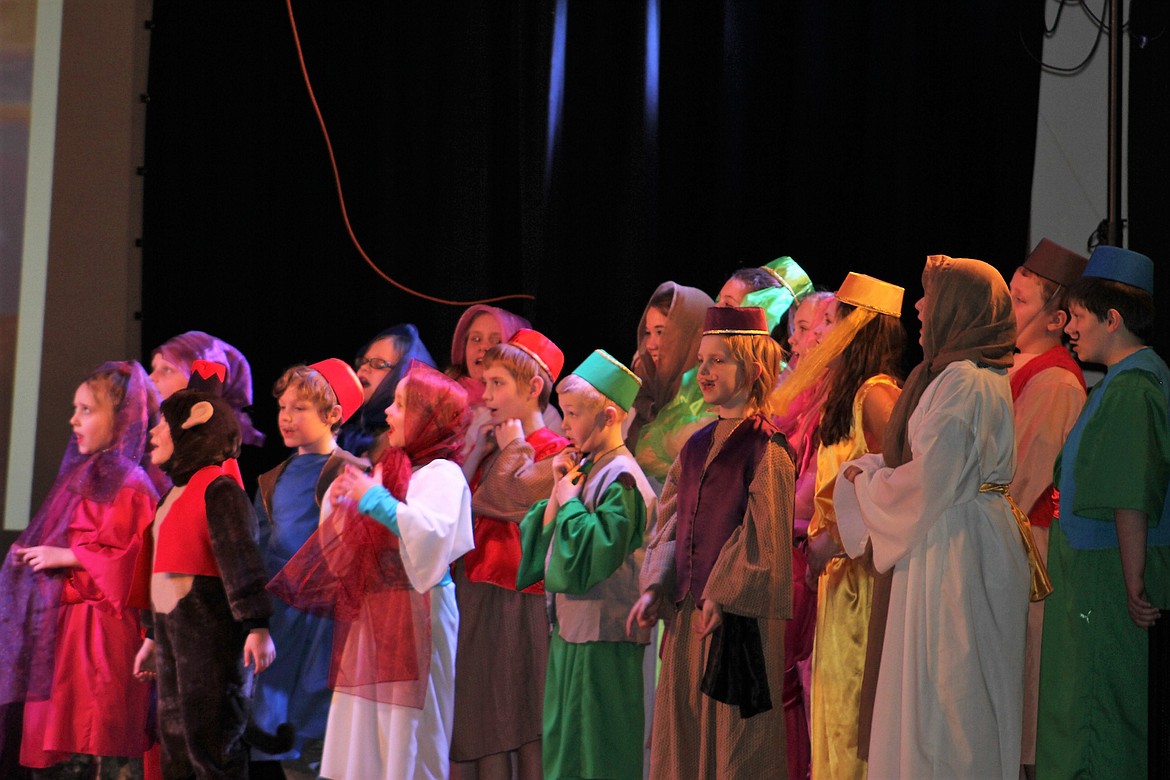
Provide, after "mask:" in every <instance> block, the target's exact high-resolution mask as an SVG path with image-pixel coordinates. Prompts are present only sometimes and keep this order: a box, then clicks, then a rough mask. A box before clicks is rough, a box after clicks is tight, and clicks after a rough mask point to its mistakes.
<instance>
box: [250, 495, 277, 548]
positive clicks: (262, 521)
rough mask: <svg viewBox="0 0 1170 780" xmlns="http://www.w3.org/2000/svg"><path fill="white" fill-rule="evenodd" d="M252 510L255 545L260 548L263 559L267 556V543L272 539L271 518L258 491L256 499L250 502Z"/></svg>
mask: <svg viewBox="0 0 1170 780" xmlns="http://www.w3.org/2000/svg"><path fill="white" fill-rule="evenodd" d="M252 509H253V511H254V512H255V514H256V527H257V529H258V534H257V539H258V542H257V544H258V546H259V547H260V555H261V556H262V557H263V556H266V555H267V554H268V541H269V539H271V538H272V518H270V517H269V516H268V510H267V509H265V508H264V498H263V496H261V495H260V491H259V489H257V491H256V499H255V500H254V501H253V502H252Z"/></svg>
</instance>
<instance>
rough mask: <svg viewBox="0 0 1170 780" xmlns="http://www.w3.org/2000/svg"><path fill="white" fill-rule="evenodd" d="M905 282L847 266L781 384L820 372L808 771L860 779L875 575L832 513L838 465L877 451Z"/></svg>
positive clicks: (894, 376) (792, 385)
mask: <svg viewBox="0 0 1170 780" xmlns="http://www.w3.org/2000/svg"><path fill="white" fill-rule="evenodd" d="M903 292H904V291H903V289H902V288H901V287H897V286H895V285H892V284H889V283H887V282H883V281H881V280H880V279H874V278H873V277H871V276H865V275H863V274H857V273H850V274H849V275H848V276H847V277H846V278H845V281H844V282H842V284H841V289H840V290H838V291H837V317H838V319H837V322H836V324H835V325H834V326H833V328H832V330H831V331H829V333H828V334H827V335H826V336H825V340H824V342H823V343H821V345H820V346H819V347H817V349H816V350H815V351H813V352H812V353H811V354H810V355H808V356H807V359H806V360H805V361H803V363H802V364H801V367H800V368H798V369H797V372H796V374H795V375H794V376H793V377H792V379H790V380H789V381H788V383H787V384H785V385H784V386H783V387H784V391H785V392H786V393H799V392H801V391H802V389H803V388H804V387H810V386H812V385H813V384H814V383H815V382H817V381H818V379H819V378H820V377H821V376H822V375H823V377H824V382H825V387H826V388H827V393H826V396H825V402H824V406H823V407H822V410H821V418H820V426H819V431H818V442H817V445H818V446H817V462H816V475H817V480H816V482H817V484H816V497H815V509H814V511H813V518H812V522H811V524H810V525H809V528H808V567H809V581H810V582H813V583H815V587H814V589H815V591H816V593H817V608H816V609H817V616H816V642H815V646H814V650H813V664H812V671H813V676H812V739H811V745H812V773H813V776H815V777H832V778H842V779H843V780H844V779H845V778H858V780H863V779H864V777H865V762H864V761H863V760H861V759H860V758H859V757H858V754H857V733H858V713H859V705H860V694H861V680H862V673H863V671H864V669H865V649H866V632H867V630H868V627H869V613H870V597H871V593H872V586H873V578H872V577H871V576H870V574H869V563H868V562H867V561H863V560H857V561H854V560H851V559H849V558H847V557H844V554H843V552H842V548H841V542H840V537H839V534H838V532H837V523H836V519H837V518H836V515H835V513H834V511H833V484H834V482H835V481H836V479H837V471H838V469H839V468H840V467H841V464H842V463H844V462H845V461H848V460H853V459H854V458H858V457H861V456H862V455H864V454H866V453H867V452H875V453H876V452H881V450H882V437H883V436H884V435H885V428H886V422H887V420H889V417H890V411H891V410H892V409H893V407H894V402H895V401H896V400H897V398H898V394H899V392H900V389H899V387H898V375H899V374H900V373H901V365H902V350H903V349H904V347H905V343H906V335H905V330H904V329H903V327H902V321H901V319H900V316H901V312H902V295H903Z"/></svg>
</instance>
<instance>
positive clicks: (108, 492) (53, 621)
mask: <svg viewBox="0 0 1170 780" xmlns="http://www.w3.org/2000/svg"><path fill="white" fill-rule="evenodd" d="M101 376H107V377H109V378H110V381H112V382H113V383H115V384H118V385H120V386H122V387H123V388H124V390H125V394H124V396H123V398H122V401H121V403H119V404H118V405H117V407H116V408H115V409H114V441H113V444H111V445H110V446H109V447H107V448H106V449H104V450H102V451H101V452H95V453H92V454H89V455H86V454H83V453H81V452H80V451H79V450H78V449H77V436H76V435H75V434H71V435H70V437H69V445H68V446H67V447H66V448H65V456H64V457H63V458H62V459H61V468H60V470H59V471H58V472H57V479H56V480H55V481H54V482H53V487H52V488H50V489H49V494H48V495H47V496H46V497H45V500H44V502H43V503H42V504H41V508H40V509H39V510H37V513H36V515H35V516H34V517H33V519H32V522H31V523H29V525H28V528H26V529H25V530H24V532H23V533H21V534H20V536H19V537H18V538H17V540H16V545H18V546H20V547H33V546H36V545H52V546H54V547H68V540H67V532H68V529H69V524H70V522H71V521H72V520H73V515H74V513H75V512H76V511H77V507H78V505H79V504H80V503H81V501H82V500H89V501H96V502H98V503H109V502H110V501H112V500H113V499H114V497H115V496H116V495H117V493H118V491H119V490H120V489H121V488H122V486H123V485H124V484H125V483H126V481H127V480H128V479H129V478H131V477H132V476H133V475H134V472H135V471H137V470H138V469H139V467H140V466H141V464H142V461H143V457H144V455H145V451H146V441H147V436H148V435H149V431H150V427H151V424H152V422H153V421H152V419H151V412H152V410H153V411H154V413H155V415H157V412H158V407H159V403H158V391H157V390H155V388H154V385H153V384H152V383H151V381H150V378H149V377H148V376H147V374H146V371H145V370H144V369H143V368H142V366H141V365H139V364H138V363H136V362H134V361H126V362H110V363H103V364H102V366H101V367H100V368H98V369H97V371H95V372H93V373H92V374H90V375H89V376H88V377H87V378H86V381H87V382H88V381H91V380H93V379H95V378H97V377H101ZM140 482H141V485H142V488H143V489H144V490H147V491H150V492H151V493H152V494H153V495H154V498H155V499H157V498H158V496H157V494H155V493H154V489H153V488H152V487H151V485H150V480H149V479H147V478H145V477H144V478H142V479H141V480H140ZM68 572H69V570H68V569H50V570H44V571H40V572H34V571H33V570H32V569H31V568H29V567H28V566H16V565H14V562H13V558H12V555H11V554H8V555H7V556H6V557H5V559H4V565H3V568H0V704H7V703H10V702H16V701H24V700H26V699H28V700H38V699H45V698H47V697H48V695H49V689H50V688H51V687H52V682H53V654H54V649H55V647H56V640H57V608H58V607H59V606H60V603H61V587H62V584H63V583H64V578H65V577H66V576H67V575H68Z"/></svg>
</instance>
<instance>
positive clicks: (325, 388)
mask: <svg viewBox="0 0 1170 780" xmlns="http://www.w3.org/2000/svg"><path fill="white" fill-rule="evenodd" d="M290 388H291V389H292V390H293V391H294V392H295V393H296V394H297V398H299V399H300V400H302V401H308V402H309V403H311V404H313V406H315V407H317V414H319V415H321V422H328V421H329V413H330V412H332V411H333V407H335V406H337V405H338V404H337V394H336V393H334V392H333V388H332V387H331V386H330V385H329V382H328V381H326V379H325V377H324V376H323V375H322V374H321V372H320V371H317V369H315V368H309V367H308V366H306V365H304V364H299V365H295V366H293V367H291V368H289V369H286V370H285V372H284V373H283V374H281V375H280V379H277V380H276V384H274V385H273V386H272V397H273V398H276V399H277V400H279V399H280V397H281V396H282V395H284V393H285V391H286V390H289V389H290ZM340 427H341V416H340V415H338V418H337V419H336V420H334V422H333V425H332V430H333V432H334V433H336V432H337V429H338V428H340Z"/></svg>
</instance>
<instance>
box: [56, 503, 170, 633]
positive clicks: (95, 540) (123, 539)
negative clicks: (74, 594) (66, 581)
mask: <svg viewBox="0 0 1170 780" xmlns="http://www.w3.org/2000/svg"><path fill="white" fill-rule="evenodd" d="M155 504H156V501H155V500H154V499H153V498H152V497H151V496H150V495H148V494H147V493H144V492H143V491H141V490H137V489H135V488H133V487H130V486H124V487H122V488H121V489H120V490H119V491H118V492H117V493H115V494H114V498H113V500H112V501H109V502H98V501H90V500H88V499H82V500H81V501H80V502H79V503H78V505H77V510H76V512H74V515H73V519H72V520H71V521H70V523H69V549H70V550H72V551H73V554H74V555H76V556H77V560H78V562H79V563H80V568H77V569H73V570H72V572H71V575H72V577H73V585H74V587H76V588H77V590H78V592H79V593H80V594H81V596H82V598H84V599H86V600H88V601H95V602H104V603H105V604H106V605H107V606H108V607H109V608H110V609H111V610H112V611H114V612H115V613H117V614H119V615H120V614H121V613H122V610H123V609H125V608H127V607H134V608H142V607H145V606H146V605H147V601H146V596H147V590H146V584H147V582H148V581H149V565H150V551H149V550H147V549H146V545H145V537H146V532H147V529H148V528H149V527H150V524H151V522H152V520H153V519H154V509H155ZM144 568H145V569H146V570H145V571H143V569H144Z"/></svg>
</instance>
